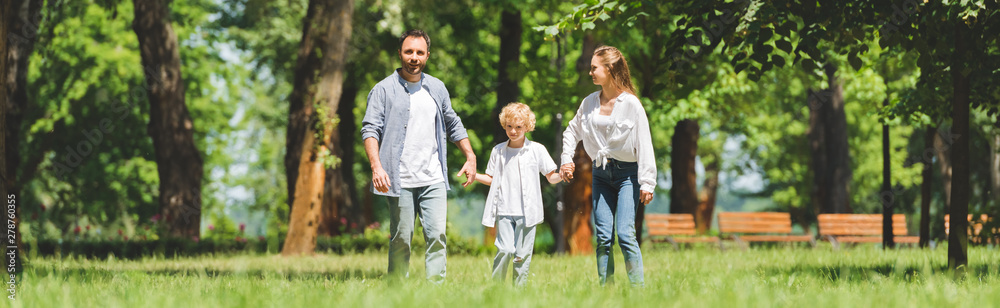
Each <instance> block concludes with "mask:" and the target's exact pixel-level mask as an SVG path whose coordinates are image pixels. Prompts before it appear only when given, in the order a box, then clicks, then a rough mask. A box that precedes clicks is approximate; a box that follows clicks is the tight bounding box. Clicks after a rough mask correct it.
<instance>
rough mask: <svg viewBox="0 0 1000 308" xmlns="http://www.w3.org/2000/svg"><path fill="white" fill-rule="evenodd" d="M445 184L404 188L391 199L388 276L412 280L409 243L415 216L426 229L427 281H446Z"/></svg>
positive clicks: (446, 199)
mask: <svg viewBox="0 0 1000 308" xmlns="http://www.w3.org/2000/svg"><path fill="white" fill-rule="evenodd" d="M447 197H448V196H447V189H446V188H445V185H444V182H440V183H437V184H432V185H430V186H425V187H416V188H403V189H401V190H400V194H399V198H394V197H389V217H390V218H389V230H390V232H392V238H391V239H390V240H389V275H401V276H407V277H409V275H410V272H409V269H410V242H412V240H413V224H414V219H415V218H416V215H417V214H419V215H420V223H421V225H423V227H424V239H425V240H426V241H427V254H426V256H425V260H424V262H425V264H426V267H427V280H430V281H433V282H437V283H441V282H444V277H445V266H446V265H447V253H448V250H447V248H448V246H447V244H446V243H447V237H446V236H445V233H444V229H445V226H446V225H447V221H448V198H447Z"/></svg>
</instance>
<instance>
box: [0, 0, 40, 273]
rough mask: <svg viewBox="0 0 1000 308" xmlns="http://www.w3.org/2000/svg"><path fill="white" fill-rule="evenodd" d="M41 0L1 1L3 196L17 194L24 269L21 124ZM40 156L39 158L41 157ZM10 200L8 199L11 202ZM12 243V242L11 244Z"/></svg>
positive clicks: (17, 242) (18, 260) (18, 262)
mask: <svg viewBox="0 0 1000 308" xmlns="http://www.w3.org/2000/svg"><path fill="white" fill-rule="evenodd" d="M41 8H42V1H41V0H13V1H8V0H3V3H2V4H0V12H2V13H0V14H2V15H3V16H0V17H2V18H0V20H2V21H0V41H2V42H0V62H3V64H0V127H2V128H3V129H4V132H3V133H2V134H0V160H2V161H0V176H2V177H3V182H2V183H0V186H2V187H0V189H2V190H3V191H2V192H0V195H2V196H5V197H8V195H13V196H14V204H15V205H16V206H15V207H14V225H15V227H14V230H13V231H14V243H13V245H14V246H16V247H18V249H19V250H20V252H19V253H17V255H16V257H15V260H14V262H15V268H14V270H15V271H16V272H18V273H20V272H21V269H22V268H23V265H24V263H23V258H22V256H23V255H24V254H23V249H22V248H23V247H24V245H21V221H22V220H21V209H22V208H23V207H24V204H23V203H22V202H21V201H22V200H18V198H21V197H22V196H23V195H22V194H21V187H23V186H24V181H21V180H19V178H18V173H19V172H20V171H21V168H20V164H21V155H20V151H19V149H20V148H21V125H22V123H23V120H24V111H25V110H26V109H27V107H28V87H27V85H28V59H30V58H31V53H32V52H34V49H35V41H37V40H38V38H37V35H38V25H39V24H40V23H41V14H40V13H41ZM41 157H42V156H39V157H38V158H41ZM8 202H9V201H8ZM8 245H10V243H8Z"/></svg>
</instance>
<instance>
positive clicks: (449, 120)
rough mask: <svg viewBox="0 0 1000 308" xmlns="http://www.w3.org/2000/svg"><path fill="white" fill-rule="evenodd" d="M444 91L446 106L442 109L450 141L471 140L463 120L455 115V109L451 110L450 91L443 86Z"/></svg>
mask: <svg viewBox="0 0 1000 308" xmlns="http://www.w3.org/2000/svg"><path fill="white" fill-rule="evenodd" d="M441 88H442V90H443V91H444V104H442V106H441V108H443V109H444V110H442V111H443V112H442V113H443V114H444V129H445V130H446V131H447V133H448V141H451V142H458V141H460V140H462V139H465V138H469V133H468V132H466V131H465V125H462V119H461V118H459V117H458V114H457V113H455V109H452V108H451V94H450V93H448V89H446V88H444V86H443V85H442V86H441Z"/></svg>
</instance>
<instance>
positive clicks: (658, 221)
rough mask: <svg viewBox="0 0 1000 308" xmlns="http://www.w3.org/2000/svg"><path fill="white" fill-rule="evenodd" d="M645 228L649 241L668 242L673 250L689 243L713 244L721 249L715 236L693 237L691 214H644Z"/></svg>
mask: <svg viewBox="0 0 1000 308" xmlns="http://www.w3.org/2000/svg"><path fill="white" fill-rule="evenodd" d="M646 226H647V227H649V239H650V240H651V241H653V242H668V243H670V244H672V245H674V249H678V248H679V245H680V244H691V243H715V244H717V245H719V248H720V249H722V240H720V239H719V237H717V236H695V234H697V230H696V229H695V225H694V216H692V215H691V214H646Z"/></svg>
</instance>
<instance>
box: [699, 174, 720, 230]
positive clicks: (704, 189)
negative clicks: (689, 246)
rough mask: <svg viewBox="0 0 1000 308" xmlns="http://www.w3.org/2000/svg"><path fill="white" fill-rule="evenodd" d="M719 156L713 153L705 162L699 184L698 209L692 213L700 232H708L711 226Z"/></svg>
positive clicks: (716, 188)
mask: <svg viewBox="0 0 1000 308" xmlns="http://www.w3.org/2000/svg"><path fill="white" fill-rule="evenodd" d="M720 158H721V157H719V156H718V155H713V157H712V158H711V160H710V161H709V162H708V163H707V164H705V182H704V184H703V185H702V186H701V193H699V194H698V209H696V210H695V215H694V224H695V226H696V227H697V228H698V233H700V234H705V233H708V229H709V228H711V227H712V213H714V212H715V199H716V195H717V194H718V191H719V172H720V168H719V159H720Z"/></svg>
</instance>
